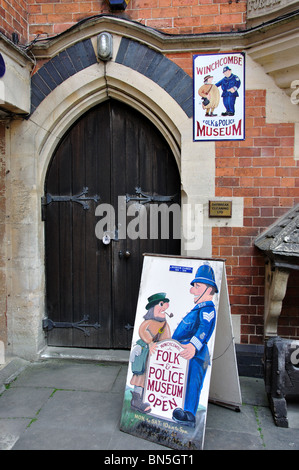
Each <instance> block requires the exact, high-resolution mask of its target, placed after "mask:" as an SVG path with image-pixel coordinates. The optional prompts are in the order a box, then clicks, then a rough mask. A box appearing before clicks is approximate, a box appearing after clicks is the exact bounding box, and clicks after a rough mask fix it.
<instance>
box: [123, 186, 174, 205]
mask: <svg viewBox="0 0 299 470" xmlns="http://www.w3.org/2000/svg"><path fill="white" fill-rule="evenodd" d="M135 191H136V196H130V195H129V194H126V202H130V201H136V202H139V204H147V203H149V202H173V201H174V199H175V197H176V196H177V194H174V195H172V196H160V195H158V194H148V193H145V192H144V191H142V189H141V188H140V187H138V186H137V187H136V188H135Z"/></svg>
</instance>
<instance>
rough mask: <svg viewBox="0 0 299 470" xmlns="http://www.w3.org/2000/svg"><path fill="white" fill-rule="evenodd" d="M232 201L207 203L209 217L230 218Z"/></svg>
mask: <svg viewBox="0 0 299 470" xmlns="http://www.w3.org/2000/svg"><path fill="white" fill-rule="evenodd" d="M231 216H232V201H209V217H231Z"/></svg>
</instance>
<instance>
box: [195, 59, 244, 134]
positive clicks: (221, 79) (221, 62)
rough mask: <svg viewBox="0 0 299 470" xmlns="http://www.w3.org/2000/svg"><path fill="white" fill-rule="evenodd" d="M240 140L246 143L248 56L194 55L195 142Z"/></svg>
mask: <svg viewBox="0 0 299 470" xmlns="http://www.w3.org/2000/svg"><path fill="white" fill-rule="evenodd" d="M229 87H230V88H229ZM230 90H231V91H230ZM233 90H234V91H233ZM240 140H245V53H243V52H230V53H213V54H196V55H193V141H194V142H202V141H240Z"/></svg>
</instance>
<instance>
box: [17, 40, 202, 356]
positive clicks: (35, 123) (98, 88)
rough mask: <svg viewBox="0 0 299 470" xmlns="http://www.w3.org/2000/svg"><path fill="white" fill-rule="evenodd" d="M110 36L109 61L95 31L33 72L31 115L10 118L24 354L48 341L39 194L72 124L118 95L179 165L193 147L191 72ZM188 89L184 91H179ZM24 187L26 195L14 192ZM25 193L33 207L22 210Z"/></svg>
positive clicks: (19, 338) (20, 347)
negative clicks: (100, 55) (101, 54)
mask: <svg viewBox="0 0 299 470" xmlns="http://www.w3.org/2000/svg"><path fill="white" fill-rule="evenodd" d="M113 39H114V46H115V47H114V57H113V59H112V60H111V61H110V62H108V63H105V64H104V63H103V62H98V60H97V58H96V55H95V52H94V51H95V47H94V42H93V38H87V39H86V38H83V39H82V41H80V42H76V43H75V44H72V45H71V46H69V47H67V48H65V49H64V50H63V51H58V52H57V53H56V55H54V56H53V57H51V58H50V60H49V61H48V62H46V63H45V64H44V65H43V66H42V67H41V68H40V69H39V70H38V71H37V72H36V73H35V74H34V75H33V77H32V101H31V105H32V107H31V113H30V115H29V116H27V118H26V119H24V120H16V121H13V122H12V123H11V129H10V133H11V147H10V166H11V173H10V175H11V180H10V183H9V189H8V192H9V194H11V197H10V198H9V203H8V204H9V211H10V213H11V214H13V216H12V217H11V219H10V222H8V225H9V229H8V230H9V233H10V239H11V260H13V262H12V268H11V270H10V273H11V289H10V292H11V293H10V297H9V301H8V316H9V320H8V331H9V337H10V342H11V346H12V350H13V353H14V354H22V356H24V357H27V358H34V357H36V354H38V353H39V351H40V350H41V349H42V348H43V347H44V346H45V338H44V334H43V330H42V319H43V318H44V313H45V312H44V290H45V278H44V230H43V222H42V220H41V197H42V196H43V192H44V181H45V177H46V172H47V168H48V165H49V162H50V160H51V158H52V155H53V153H54V151H55V149H56V147H57V145H58V144H59V142H60V141H61V139H62V138H63V136H64V135H65V133H66V131H67V130H68V129H69V128H70V126H71V125H72V124H73V123H74V122H75V121H76V120H77V119H78V118H79V117H80V116H81V115H83V114H84V113H85V112H86V111H87V110H88V109H90V108H91V107H93V106H95V105H97V104H99V103H101V102H102V101H104V100H106V99H108V98H109V97H113V98H115V99H118V100H122V101H124V102H125V103H127V104H129V105H131V106H133V107H134V108H135V109H137V110H138V111H140V112H141V113H143V114H144V115H145V116H146V117H148V118H149V119H150V120H151V121H152V122H153V123H154V124H155V125H156V127H157V128H158V129H159V130H160V131H161V133H162V134H163V135H164V136H165V138H166V140H167V141H168V142H169V145H170V147H171V149H172V150H173V153H174V155H175V158H176V161H177V164H178V167H179V170H180V171H181V170H182V168H181V159H182V156H183V155H185V158H186V156H189V155H192V154H194V153H195V152H194V150H195V147H194V146H195V144H194V143H193V142H192V119H191V116H192V107H193V104H192V79H191V78H190V77H189V76H187V74H185V72H183V71H182V70H181V69H180V68H179V67H178V66H176V65H175V64H173V63H172V62H171V61H170V60H169V59H167V58H166V57H164V56H163V54H161V53H159V52H157V51H155V50H154V49H151V48H150V47H148V46H144V45H142V44H141V43H139V42H138V41H134V40H131V39H130V40H128V39H125V38H123V37H121V36H119V35H113ZM133 49H134V50H135V52H136V53H138V57H139V58H140V56H141V55H143V58H144V60H145V61H146V62H147V64H148V66H147V67H146V68H145V69H143V70H141V69H139V70H138V67H139V65H138V62H137V59H136V62H135V61H133V62H132V59H130V55H131V52H132V50H133ZM81 54H83V55H84V62H82V61H81V59H80V55H81ZM134 57H135V56H134ZM130 61H131V62H130ZM141 63H142V62H141ZM143 63H144V62H143ZM67 64H68V65H67ZM149 64H152V67H151V68H149ZM158 67H159V69H160V72H161V71H162V70H164V71H165V72H166V71H167V68H168V74H167V77H166V75H165V76H164V81H163V80H162V78H163V73H162V72H161V73H159V74H157V68H158ZM183 89H184V90H185V92H184V93H180V90H181V91H183ZM21 174H22V177H21V176H20V175H21ZM181 180H182V181H183V177H182V174H181ZM182 184H183V183H182ZM20 190H21V191H22V199H21V198H20V197H17V193H18V192H19V191H20ZM14 195H16V196H14ZM24 200H26V201H27V203H28V204H27V206H26V207H30V213H24ZM16 221H17V223H18V227H19V230H18V231H16V230H15V227H14V224H15V223H16ZM20 238H21V239H22V243H21V244H20V243H19V240H20ZM28 298H30V299H31V302H30V304H28ZM21 352H22V353H21Z"/></svg>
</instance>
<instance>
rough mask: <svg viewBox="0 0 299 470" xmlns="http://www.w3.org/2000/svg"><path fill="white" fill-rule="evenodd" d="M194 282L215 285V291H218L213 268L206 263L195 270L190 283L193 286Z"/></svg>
mask: <svg viewBox="0 0 299 470" xmlns="http://www.w3.org/2000/svg"><path fill="white" fill-rule="evenodd" d="M196 282H201V283H203V284H208V285H209V286H213V287H215V292H216V293H217V292H218V287H217V285H216V282H215V274H214V270H213V268H212V267H211V266H209V265H208V264H203V265H202V266H200V267H199V268H198V270H197V271H196V275H195V279H193V281H192V282H190V284H191V285H192V286H193V285H194V284H195V283H196Z"/></svg>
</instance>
